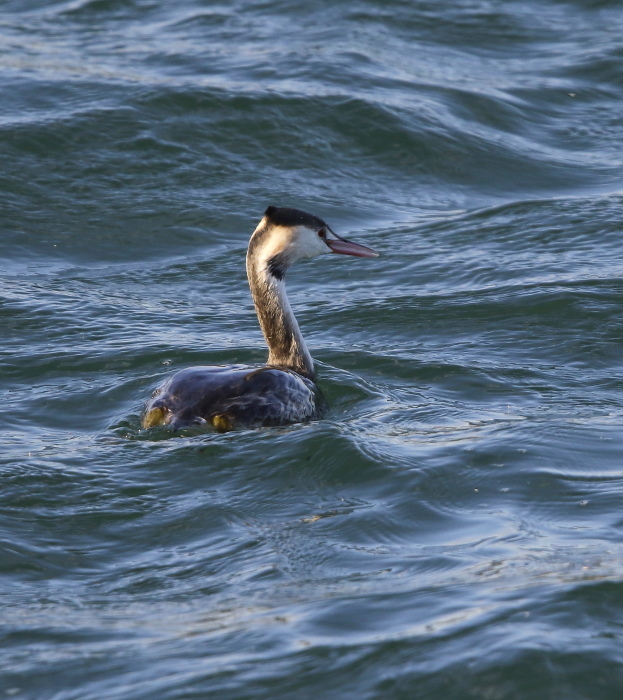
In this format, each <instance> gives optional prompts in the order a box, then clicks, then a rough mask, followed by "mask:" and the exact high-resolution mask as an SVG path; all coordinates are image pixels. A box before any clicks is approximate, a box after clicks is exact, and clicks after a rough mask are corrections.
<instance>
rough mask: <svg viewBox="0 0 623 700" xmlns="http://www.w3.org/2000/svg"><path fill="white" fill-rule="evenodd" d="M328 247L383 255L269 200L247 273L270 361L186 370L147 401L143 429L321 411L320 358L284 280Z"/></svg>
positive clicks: (275, 421) (290, 419) (250, 421)
mask: <svg viewBox="0 0 623 700" xmlns="http://www.w3.org/2000/svg"><path fill="white" fill-rule="evenodd" d="M323 253H341V254H342V255H355V256H357V257H360V258H372V257H376V256H377V255H378V253H375V252H374V251H373V250H372V249H370V248H367V247H366V246H363V245H359V243H352V242H351V241H347V240H345V239H344V238H340V237H339V236H338V235H337V234H336V233H334V232H333V231H332V230H331V229H330V228H329V226H328V225H327V224H326V223H325V222H324V221H323V220H322V219H320V218H318V217H317V216H313V215H312V214H307V213H306V212H304V211H301V210H300V209H290V208H287V207H268V209H267V210H266V212H265V213H264V216H263V218H262V220H261V221H260V223H259V224H258V226H257V228H256V229H255V231H254V232H253V235H252V236H251V240H250V241H249V248H248V250H247V277H248V278H249V286H250V287H251V295H252V297H253V303H254V304H255V310H256V312H257V317H258V319H259V322H260V327H261V329H262V333H263V334H264V338H265V339H266V343H267V344H268V349H269V354H268V361H267V364H266V365H265V366H264V367H246V366H243V365H230V366H228V367H219V366H211V367H189V368H188V369H183V370H181V371H180V372H178V373H177V374H174V375H173V376H172V377H171V378H170V379H168V380H167V381H166V382H165V383H164V384H163V385H162V386H161V387H160V388H159V389H156V391H155V392H154V394H153V395H152V397H151V399H150V400H149V401H148V402H147V404H146V406H145V411H144V413H143V419H142V426H143V428H151V427H154V426H157V425H170V426H172V427H173V428H182V427H187V426H192V425H206V424H207V425H212V426H213V427H214V428H216V430H219V431H226V430H232V429H234V428H239V427H244V428H256V427H260V426H269V425H287V424H289V423H298V422H300V421H305V420H309V419H311V418H314V417H315V416H316V415H317V403H318V389H317V387H316V385H315V384H314V361H313V360H312V358H311V355H310V354H309V350H308V349H307V345H305V341H304V340H303V336H302V335H301V331H300V330H299V326H298V323H297V322H296V318H294V314H293V313H292V309H291V308H290V303H289V302H288V297H287V295H286V289H285V281H284V279H285V274H286V270H287V269H288V268H289V267H290V265H292V263H294V262H296V261H297V260H301V259H302V258H315V257H316V256H318V255H322V254H323Z"/></svg>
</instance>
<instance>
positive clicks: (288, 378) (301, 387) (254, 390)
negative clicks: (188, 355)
mask: <svg viewBox="0 0 623 700" xmlns="http://www.w3.org/2000/svg"><path fill="white" fill-rule="evenodd" d="M317 392H318V390H317V388H316V386H315V384H314V383H313V382H312V381H311V380H309V379H307V378H306V377H303V376H301V375H300V374H297V373H296V372H293V371H290V370H287V369H280V368H277V367H260V368H256V369H254V368H249V367H245V366H240V365H234V366H228V367H218V366H213V367H211V366H208V367H189V368H188V369H184V370H182V371H180V372H178V373H177V374H174V375H173V376H172V377H171V378H170V379H169V380H168V381H167V382H166V383H165V384H163V385H162V387H160V388H159V389H157V390H156V391H155V392H154V394H153V396H152V398H151V399H150V400H149V401H148V402H147V405H146V407H145V412H144V414H143V427H144V428H151V427H153V426H156V425H171V426H172V427H174V428H181V427H185V426H191V425H202V424H205V423H208V424H210V425H212V426H213V427H214V428H216V429H217V430H221V431H225V430H232V429H233V428H239V427H245V428H256V427H260V426H271V425H273V426H274V425H287V424H289V423H296V422H299V421H304V420H309V419H311V418H314V417H315V415H316V413H317V404H318V401H317V399H318V397H317Z"/></svg>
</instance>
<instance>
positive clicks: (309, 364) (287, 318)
mask: <svg viewBox="0 0 623 700" xmlns="http://www.w3.org/2000/svg"><path fill="white" fill-rule="evenodd" d="M283 272H284V271H275V272H274V273H273V272H271V271H270V263H268V262H267V261H266V259H265V258H262V257H257V256H255V255H253V251H252V249H251V248H250V249H249V252H248V253H247V276H248V278H249V287H251V295H252V297H253V303H254V304H255V311H256V312H257V318H258V320H259V322H260V327H261V329H262V333H263V334H264V338H266V343H267V345H268V350H269V354H268V364H269V365H276V366H278V367H287V368H288V369H293V370H294V371H295V372H298V373H299V374H302V375H304V376H306V377H309V378H310V379H311V378H313V376H314V361H313V360H312V358H311V355H310V354H309V350H308V349H307V345H305V341H304V340H303V336H302V335H301V331H300V329H299V325H298V323H297V322H296V318H294V314H293V313H292V309H291V308H290V302H289V301H288V296H287V294H286V288H285V283H284V281H283Z"/></svg>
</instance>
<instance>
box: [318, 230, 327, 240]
mask: <svg viewBox="0 0 623 700" xmlns="http://www.w3.org/2000/svg"><path fill="white" fill-rule="evenodd" d="M318 235H319V236H320V238H326V237H327V229H326V228H321V229H320V231H318Z"/></svg>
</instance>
